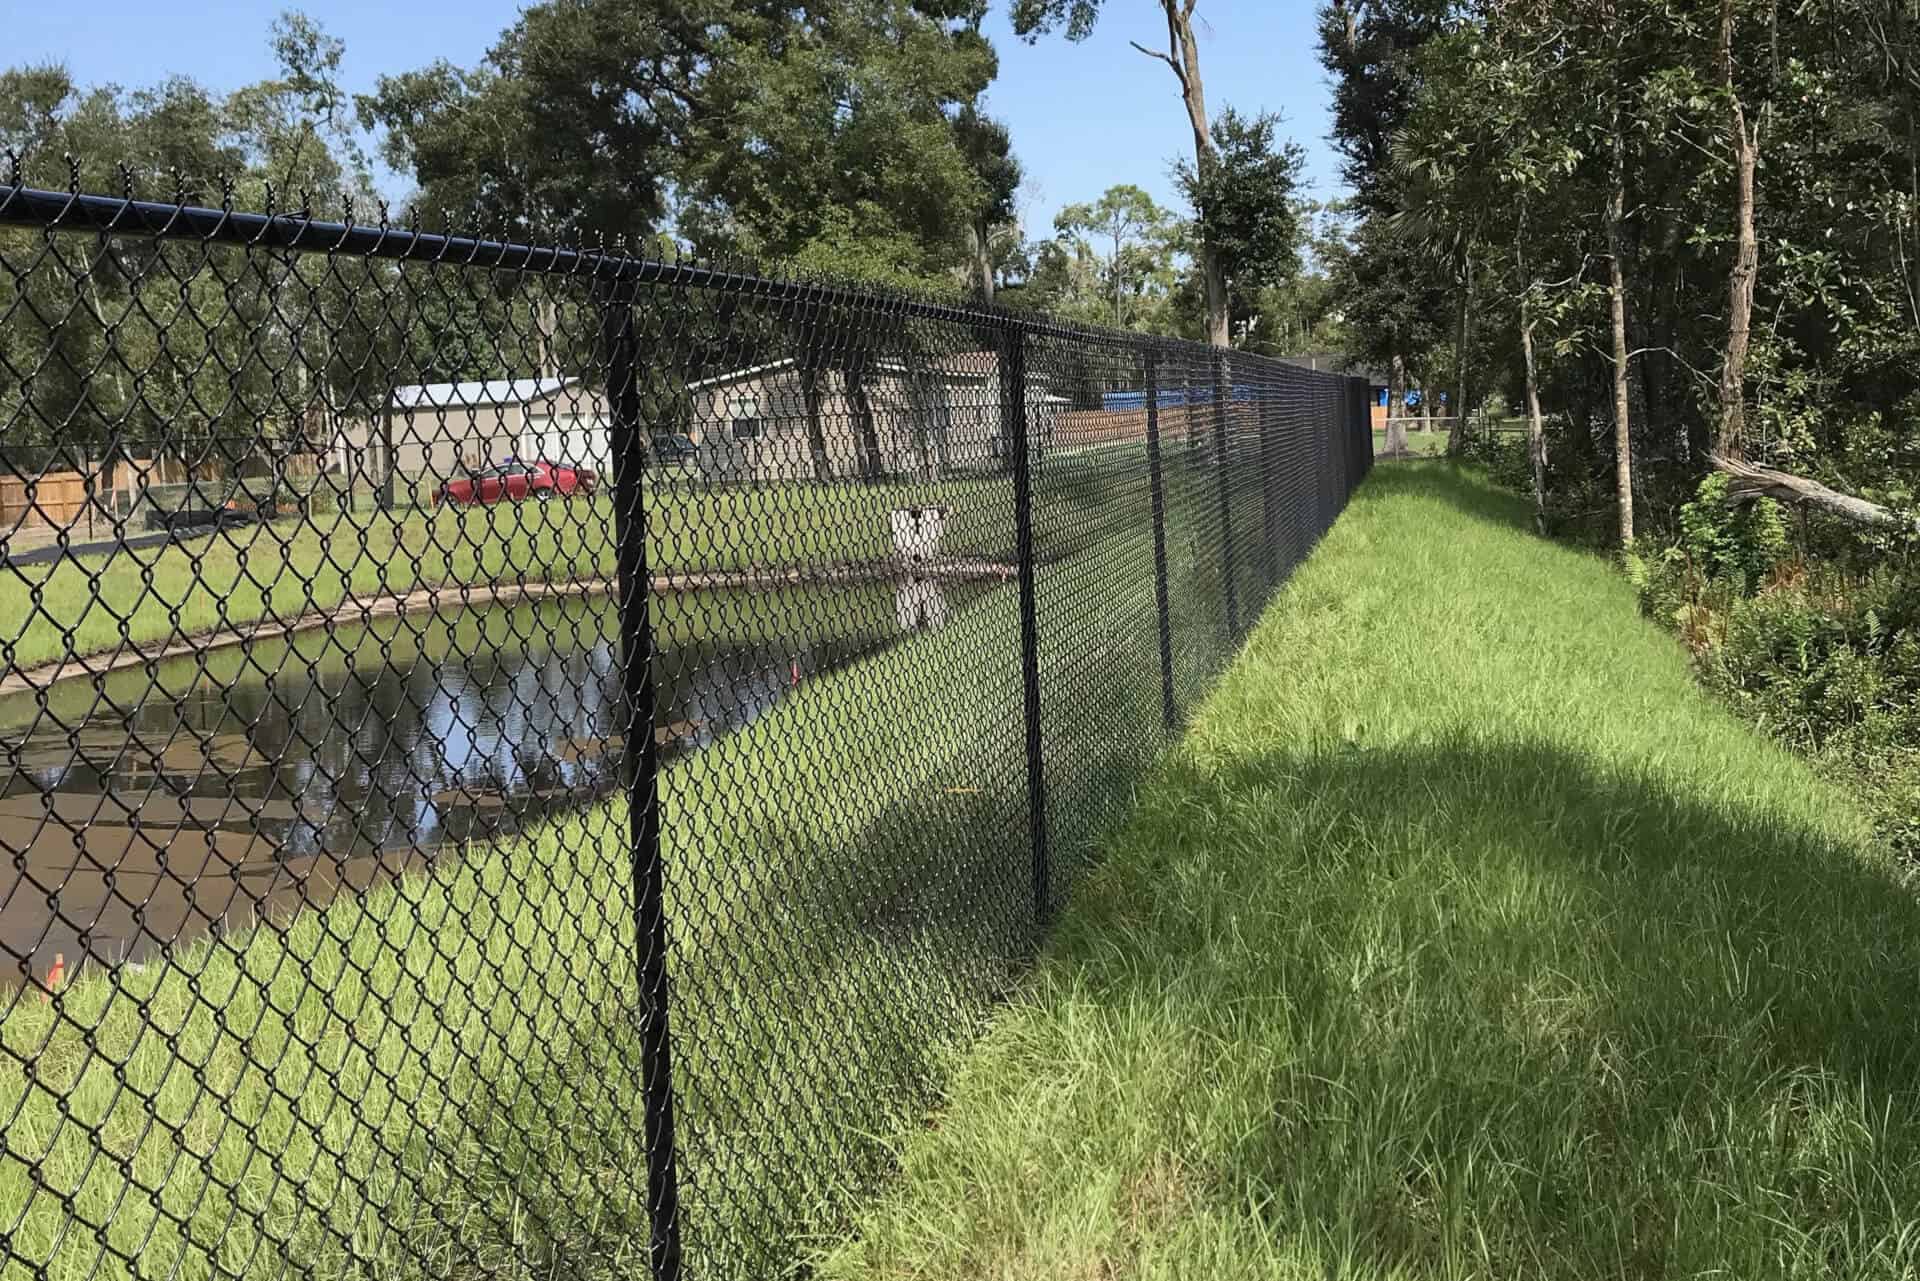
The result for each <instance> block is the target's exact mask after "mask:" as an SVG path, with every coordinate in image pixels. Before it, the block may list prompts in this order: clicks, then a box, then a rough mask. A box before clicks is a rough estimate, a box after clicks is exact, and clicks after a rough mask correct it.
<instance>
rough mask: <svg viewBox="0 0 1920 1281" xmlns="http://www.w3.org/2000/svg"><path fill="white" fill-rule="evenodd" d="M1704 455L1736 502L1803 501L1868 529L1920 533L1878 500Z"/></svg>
mask: <svg viewBox="0 0 1920 1281" xmlns="http://www.w3.org/2000/svg"><path fill="white" fill-rule="evenodd" d="M1707 457H1708V461H1709V462H1711V463H1712V464H1713V465H1714V467H1715V468H1716V469H1718V470H1720V471H1723V472H1725V473H1726V474H1727V475H1728V476H1730V477H1731V478H1732V483H1731V484H1729V485H1728V486H1727V497H1728V498H1730V499H1732V500H1733V501H1734V502H1736V503H1747V502H1752V501H1753V500H1754V499H1756V498H1773V499H1778V500H1779V501H1780V502H1783V503H1806V504H1808V505H1809V506H1812V507H1817V508H1819V509H1820V510H1821V511H1823V512H1826V513H1827V514H1828V515H1829V516H1837V517H1839V518H1840V519H1841V520H1844V521H1848V522H1850V523H1851V524H1855V525H1865V526H1867V527H1868V528H1870V529H1889V530H1899V531H1900V532H1902V533H1907V534H1913V533H1920V521H1916V520H1914V519H1912V518H1910V517H1906V516H1902V515H1901V514H1900V513H1899V512H1896V511H1894V510H1893V509H1892V508H1890V507H1882V506H1881V505H1880V504H1879V503H1871V502H1868V501H1867V500H1866V499H1864V498H1855V497H1854V496H1853V495H1852V494H1843V493H1841V492H1839V491H1838V490H1835V489H1828V488H1827V487H1826V486H1825V485H1822V484H1821V483H1820V482H1819V481H1817V480H1808V479H1807V478H1806V477H1804V476H1795V475H1793V474H1792V473H1790V472H1784V471H1778V470H1776V469H1774V468H1772V467H1760V466H1756V465H1755V464H1753V463H1748V462H1741V461H1740V460H1739V459H1737V458H1728V457H1725V456H1724V455H1721V454H1709V455H1708V456H1707Z"/></svg>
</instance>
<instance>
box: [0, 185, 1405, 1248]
mask: <svg viewBox="0 0 1920 1281" xmlns="http://www.w3.org/2000/svg"><path fill="white" fill-rule="evenodd" d="M82 459H83V460H88V461H87V462H85V463H84V464H83V465H78V466H76V465H75V460H82ZM0 460H4V461H3V465H0V471H3V472H4V475H0V504H3V505H0V513H4V514H3V515H0V521H4V529H3V530H0V538H3V539H4V541H0V552H4V554H5V556H6V563H5V566H4V569H3V570H0V651H4V656H5V660H6V671H5V676H4V680H3V681H0V728H3V730H4V733H3V734H0V741H3V742H4V750H5V764H4V770H5V773H4V778H5V789H4V796H3V797H0V815H3V816H0V850H4V852H5V856H6V866H5V868H4V869H3V870H0V881H3V882H4V885H5V891H4V894H3V895H0V954H3V955H4V958H5V977H4V980H3V981H4V986H0V1009H3V1010H4V1021H3V1022H0V1051H3V1052H0V1127H3V1128H0V1149H3V1150H0V1233H4V1237H0V1249H3V1250H4V1256H3V1257H4V1262H0V1277H4V1278H7V1279H9V1281H11V1279H12V1278H16V1277H19V1278H25V1277H36V1278H52V1279H55V1281H82V1279H83V1278H84V1279H91V1278H96V1277H124V1276H141V1277H163V1276H164V1277H212V1276H243V1275H244V1276H249V1277H256V1276H257V1277H264V1276H281V1275H300V1276H379V1277H409V1276H416V1275H417V1276H434V1277H447V1276H474V1275H482V1274H484V1275H503V1276H526V1277H535V1276H538V1277H552V1276H565V1277H597V1276H606V1277H614V1276H620V1277H630V1276H634V1275H637V1274H644V1273H645V1272H646V1271H647V1270H648V1269H649V1268H650V1269H651V1270H652V1272H653V1273H654V1274H655V1275H657V1276H660V1277H672V1276H678V1275H687V1276H699V1277H721V1276H741V1277H760V1276H768V1275H773V1274H776V1273H780V1272H783V1271H786V1270H790V1269H792V1268H793V1267H795V1266H796V1262H797V1261H798V1260H800V1259H803V1258H804V1254H805V1248H806V1243H807V1242H808V1241H809V1240H821V1239H828V1238H830V1237H831V1234H832V1233H833V1232H834V1231H836V1230H837V1229H838V1228H840V1227H842V1226H844V1222H845V1209H846V1207H847V1205H848V1204H849V1200H850V1198H851V1196H852V1195H853V1194H856V1193H857V1192H859V1191H860V1190H861V1189H863V1188H871V1187H872V1186H873V1184H874V1182H875V1180H876V1179H877V1178H879V1177H881V1176H883V1175H884V1173H885V1171H886V1165H887V1155H886V1149H885V1145H884V1143H883V1142H882V1141H881V1140H882V1137H883V1136H885V1135H887V1134H889V1133H896V1132H898V1131H899V1129H900V1127H902V1126H904V1125H908V1124H911V1123H913V1122H914V1121H915V1120H916V1118H918V1117H919V1116H921V1115H923V1114H924V1111H925V1109H926V1108H927V1106H928V1105H929V1104H930V1103H931V1102H932V1101H933V1099H934V1090H935V1088H936V1086H937V1083H938V1065H939V1063H940V1062H941V1061H942V1056H943V1055H944V1054H945V1053H946V1052H948V1051H950V1050H951V1048H952V1047H953V1046H955V1045H957V1044H960V1043H963V1042H964V1040H965V1039H966V1038H967V1037H968V1036H969V1035H970V1034H971V1033H972V1032H973V1031H974V1030H975V1029H977V1028H978V1026H979V1025H980V1021H981V1019H982V1018H983V1016H984V1015H985V1014H986V1013H988V1012H989V1011H990V1009H991V1008H992V1006H993V1004H994V1002H995V1000H996V999H997V998H998V997H1000V996H1002V995H1003V994H1005V993H1006V992H1007V991H1008V990H1009V988H1010V987H1011V986H1012V985H1013V984H1015V983H1016V982H1017V981H1018V979H1019V976H1020V975H1021V973H1022V970H1023V967H1024V966H1025V965H1026V964H1027V963H1028V962H1029V960H1030V958H1031V957H1032V956H1033V955H1034V952H1035V948H1036V946H1037V944H1038V942H1039V940H1040V939H1041V937H1042V936H1043V934H1044V933H1045V930H1046V925H1047V922H1048V920H1049V919H1050V918H1051V917H1052V916H1053V915H1054V914H1055V913H1056V912H1057V911H1058V910H1059V908H1060V906H1061V904H1062V903H1063V902H1064V901H1065V899H1066V898H1067V897H1068V895H1069V894H1070V892H1071V890H1072V887H1073V883H1074V881H1075V880H1076V878H1077V877H1078V876H1079V875H1080V874H1081V872H1082V871H1083V869H1084V868H1085V866H1086V861H1087V859H1088V858H1089V857H1090V856H1091V854H1092V852H1093V851H1094V849H1095V848H1096V845H1097V842H1098V840H1099V839H1100V837H1101V836H1102V834H1103V833H1105V832H1107V831H1108V830H1110V828H1111V826H1112V824H1114V822H1115V821H1116V820H1117V819H1119V818H1120V817H1121V816H1122V813H1123V811H1124V809H1125V807H1126V805H1127V801H1128V797H1129V794H1130V789H1131V788H1132V787H1133V786H1134V785H1135V784H1136V783H1137V782H1138V780H1139V779H1140V778H1141V777H1142V774H1143V772H1144V771H1145V770H1146V769H1147V768H1148V767H1149V765H1150V764H1151V762H1152V761H1153V760H1154V758H1155V756H1156V753H1158V752H1159V751H1160V750H1161V748H1162V747H1163V745H1164V744H1165V743H1166V742H1167V741H1168V737H1169V735H1170V734H1171V733H1172V732H1173V731H1175V730H1176V729H1177V728H1178V726H1179V725H1180V724H1181V722H1182V720H1183V718H1184V717H1185V716H1186V715H1187V713H1188V712H1189V711H1190V710H1191V709H1192V708H1193V707H1194V705H1195V702H1196V700H1198V699H1199V698H1200V697H1201V696H1202V695H1203V693H1204V691H1205V689H1206V687H1207V684H1208V682H1209V681H1210V679H1211V678H1212V677H1213V676H1214V675H1215V674H1216V673H1217V672H1218V671H1219V670H1220V669H1221V667H1222V666H1223V665H1224V664H1225V663H1226V661H1227V660H1228V658H1229V656H1230V655H1231V654H1232V653H1233V651H1234V648H1235V646H1236V644H1237V643H1238V642H1239V641H1240V639H1241V638H1242V636H1243V635H1244V633H1245V632H1246V630H1247V629H1248V628H1249V627H1250V626H1251V625H1252V623H1253V621H1254V619H1255V618H1256V617H1257V616H1258V614H1259V612H1260V609H1261V607H1262V605H1263V603H1264V602H1265V601H1266V600H1267V598H1268V597H1269V596H1270V595H1271V593H1272V592H1273V591H1274V590H1275V588H1276V587H1278V586H1279V585H1280V584H1281V583H1282V582H1283V581H1284V580H1285V579H1286V577H1287V575H1288V573H1289V572H1290V571H1291V570H1292V569H1293V567H1294V566H1296V565H1297V564H1299V563H1300V561H1301V559H1302V558H1303V557H1304V556H1305V555H1306V554H1307V552H1308V550H1309V549H1310V548H1311V547H1312V545H1313V544H1314V542H1315V540H1316V539H1317V538H1318V537H1319V536H1320V535H1321V533H1323V532H1324V531H1325V530H1326V529H1327V527H1328V525H1329V524H1330V523H1331V522H1332V521H1333V519H1334V517H1335V515H1336V514H1337V513H1338V512H1339V511H1340V509H1341V507H1342V505H1343V504H1344V502H1345V501H1346V498H1347V496H1348V495H1349V494H1350V493H1351V491H1352V489H1353V487H1354V485H1355V484H1356V483H1357V482H1358V481H1359V480H1360V479H1361V477H1362V476H1363V475H1364V474H1365V473H1366V471H1367V469H1368V467H1369V465H1370V463H1371V446H1370V434H1369V425H1368V395H1367V388H1366V386H1365V384H1364V383H1361V382H1359V381H1357V380H1350V379H1345V378H1338V377H1331V376H1328V375H1324V374H1313V373H1308V372H1305V371H1302V370H1299V369H1295V368H1292V367H1289V366H1286V365H1283V364H1280V363H1277V362H1273V361H1268V360H1261V359H1256V358H1252V357H1248V356H1243V355H1240V354H1238V353H1223V352H1217V351H1214V350H1211V349H1208V348H1205V347H1200V346H1195V345H1191V344H1184V343H1177V342H1167V341H1160V340H1154V339H1147V338H1142V337H1139V336H1136V335H1128V334H1119V333H1106V332H1099V331H1092V330H1085V329H1078V328H1073V327H1069V326H1064V325H1059V324H1054V323H1051V322H1048V321H1046V320H1044V319H1040V318H1034V317H1020V316H1016V315H1014V314H1011V313H1007V312H1001V311H992V310H975V309H971V308H966V307H960V306H949V305H943V304H938V303H933V302H927V301H920V300H911V299H904V298H898V297H886V296H878V295H873V294H868V293H862V292H857V291H852V290H847V289H840V288H834V287H829V286H823V285H818V284H795V283H788V282H783V281H778V280H769V279H763V278H758V277H752V276H746V275H735V274H725V273H722V272H717V271H714V270H710V269H705V268H696V267H691V266H685V265H675V264H668V263H660V262H654V261H647V260H642V259H639V258H633V257H625V256H620V255H617V254H612V253H602V252H584V251H570V250H557V249H543V248H528V247H523V246H515V245H505V244H497V243H489V242H482V241H473V240H462V239H456V238H448V237H441V236H432V235H424V234H417V233H415V232H411V231H402V230H398V229H395V228H392V227H388V226H385V225H381V226H355V225H352V224H351V223H340V224H323V223H320V222H316V221H311V220H307V219H305V218H289V217H284V216H281V217H269V216H263V215H247V214H241V213H236V212H234V211H232V210H231V209H219V210H215V209H203V208H192V207H186V206H183V205H178V204H165V203H159V204H155V203H142V202H137V201H132V200H127V199H119V198H107V197H89V196H80V195H72V194H66V193H49V192H42V191H36V190H32V189H29V188H26V187H24V186H21V185H19V183H18V182H17V181H16V182H15V183H14V185H12V186H0ZM136 474H137V475H139V476H142V477H145V478H146V479H145V480H143V481H142V482H141V483H142V485H143V486H146V485H151V484H156V483H161V484H172V485H178V486H185V487H188V488H189V489H191V491H192V493H193V494H194V495H195V500H194V501H187V502H180V503H174V504H172V505H168V504H165V503H159V504H153V503H149V504H148V506H149V507H155V506H157V507H158V508H159V509H161V510H163V511H165V512H167V513H170V515H169V516H168V518H166V519H161V520H158V521H154V520H148V519H144V518H140V517H139V516H137V515H136V509H137V507H138V505H137V504H135V503H132V502H131V501H120V500H115V499H111V498H109V496H110V495H114V494H120V493H131V491H132V489H133V486H134V482H133V481H132V480H131V479H130V477H132V476H134V475H136ZM154 476H159V477H161V480H160V481H153V480H152V479H151V478H152V477H154ZM168 478H171V479H168ZM77 510H84V511H86V512H88V513H89V515H90V518H91V522H92V523H91V525H90V527H89V528H90V529H91V530H92V531H93V536H92V537H91V538H89V537H87V536H85V531H82V530H79V529H78V528H77V527H76V526H74V524H73V521H72V519H71V514H72V512H74V511H77ZM103 522H104V524H103Z"/></svg>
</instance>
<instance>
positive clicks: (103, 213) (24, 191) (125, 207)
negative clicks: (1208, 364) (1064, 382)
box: [0, 183, 1344, 378]
mask: <svg viewBox="0 0 1920 1281" xmlns="http://www.w3.org/2000/svg"><path fill="white" fill-rule="evenodd" d="M349 218H351V214H349ZM0 226H13V227H31V228H41V229H45V230H51V231H71V232H80V231H90V232H95V233H102V234H109V233H110V234H112V235H116V236H139V237H146V238H149V239H154V240H179V241H190V240H198V241H201V242H203V243H212V244H226V245H237V246H241V247H243V248H266V249H278V250H284V251H291V252H301V253H316V254H348V255H352V256H354V257H361V258H381V259H388V260H393V261H402V262H427V263H440V264H446V265H451V266H457V267H471V268H478V269H490V268H491V269H500V270H506V271H522V272H531V273H535V274H540V275H562V276H584V277H587V278H589V279H591V280H594V281H597V282H604V283H607V284H622V285H671V286H677V287H679V288H686V289H714V290H718V291H721V292H724V293H730V294H736V295H740V296H743V297H751V298H768V299H775V300H790V301H794V302H807V303H812V304H815V305H822V304H824V305H840V306H846V307H849V308H855V309H862V310H866V311H868V312H871V313H873V314H875V315H876V316H889V317H896V318H911V319H917V320H935V321H944V322H947V323H950V324H963V325H970V326H976V327H992V328H998V329H1003V330H1006V331H1008V332H1019V333H1023V334H1028V335H1032V336H1035V337H1042V338H1062V339H1070V340H1073V341H1076V342H1099V343H1107V344H1112V345H1114V346H1123V347H1132V348H1135V349H1137V350H1145V349H1152V350H1157V351H1163V352H1176V351H1186V352H1210V351H1213V350H1214V349H1213V348H1209V347H1207V346H1206V345H1205V344H1202V343H1196V342H1191V341H1188V340H1185V339H1179V338H1164V337H1160V336H1158V335H1153V334H1137V333H1128V332H1125V331H1123V330H1116V329H1103V328H1099V327H1096V326H1092V325H1079V324H1074V323H1071V322H1066V321H1060V320H1056V319H1053V318H1050V317H1047V316H1043V315H1039V314H1037V313H1025V312H1017V311H1013V310H1010V309H1008V308H1004V307H992V306H981V305H977V304H965V303H954V302H942V301H939V300H937V299H932V298H921V297H915V296H913V295H911V294H908V293H904V292H896V291H890V290H882V289H870V288H864V287H859V288H856V287H852V286H847V285H839V284H834V283H831V282H828V281H818V280H794V279H781V278H779V277H774V276H765V275H757V274H754V273H752V272H746V271H735V270H729V269H727V268H724V267H717V266H707V265H702V264H699V263H696V262H687V261H668V260H666V259H661V258H645V257H637V256H633V255H630V254H624V253H619V252H616V251H613V250H608V249H605V248H592V249H582V248H566V247H562V246H558V245H538V244H522V243H519V242H516V241H509V240H488V239H484V238H479V237H472V236H457V235H451V234H446V233H440V232H429V231H420V230H417V229H414V228H409V227H396V226H393V225H391V224H390V223H388V222H386V221H384V220H383V221H381V222H378V223H362V222H354V221H351V220H349V221H346V222H331V221H327V220H324V219H319V218H313V217H309V216H308V215H306V214H304V213H255V212H247V211H243V210H237V209H233V208H230V207H222V208H213V207H210V206H204V205H190V204H185V203H180V202H170V201H161V200H138V199H135V198H133V197H131V196H111V195H102V194H98V193H88V192H81V191H52V190H47V189H44V188H38V187H29V186H26V185H25V184H21V183H11V184H9V183H0ZM1218 354H1219V355H1220V356H1223V357H1228V358H1230V359H1232V360H1236V361H1240V360H1248V359H1254V360H1263V359H1265V358H1263V357H1255V356H1250V354H1249V353H1245V352H1237V351H1220V352H1218ZM1320 376H1322V377H1335V378H1344V375H1320Z"/></svg>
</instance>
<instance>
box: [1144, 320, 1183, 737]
mask: <svg viewBox="0 0 1920 1281" xmlns="http://www.w3.org/2000/svg"><path fill="white" fill-rule="evenodd" d="M1145 360H1146V366H1147V369H1146V373H1147V475H1148V477H1149V479H1150V481H1151V483H1152V486H1153V610H1154V614H1155V616H1156V617H1157V618H1158V620H1159V627H1160V720H1161V722H1162V723H1163V724H1164V725H1165V726H1166V727H1167V728H1168V729H1169V730H1173V729H1176V728H1178V727H1179V724H1180V709H1179V708H1178V707H1176V706H1175V705H1174V702H1173V624H1172V621H1171V620H1170V619H1169V617H1168V608H1167V491H1166V484H1165V482H1164V480H1163V478H1162V476H1161V474H1160V354H1159V353H1158V352H1156V351H1154V350H1153V349H1152V348H1148V349H1147V351H1146V355H1145Z"/></svg>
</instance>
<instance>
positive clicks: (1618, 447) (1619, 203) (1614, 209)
mask: <svg viewBox="0 0 1920 1281" xmlns="http://www.w3.org/2000/svg"><path fill="white" fill-rule="evenodd" d="M1620 129H1621V125H1620V118H1619V114H1618V108H1617V107H1616V108H1615V115H1614V122H1613V175H1612V182H1611V184H1610V187H1609V190H1608V192H1607V276H1608V303H1609V305H1610V307H1611V310H1612V313H1613V474H1614V484H1615V485H1616V486H1617V488H1618V490H1619V504H1620V545H1621V546H1623V547H1624V546H1626V545H1627V544H1628V543H1631V542H1632V541H1633V427H1632V420H1631V416H1630V414H1629V410H1628V397H1627V279H1626V269H1625V268H1624V267H1623V266H1622V265H1621V261H1620V255H1621V252H1622V244H1621V242H1622V239H1623V237H1622V235H1621V224H1622V223H1623V222H1625V221H1626V216H1627V213H1626V210H1627V149H1626V139H1625V137H1624V136H1623V135H1622V134H1621V132H1620Z"/></svg>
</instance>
